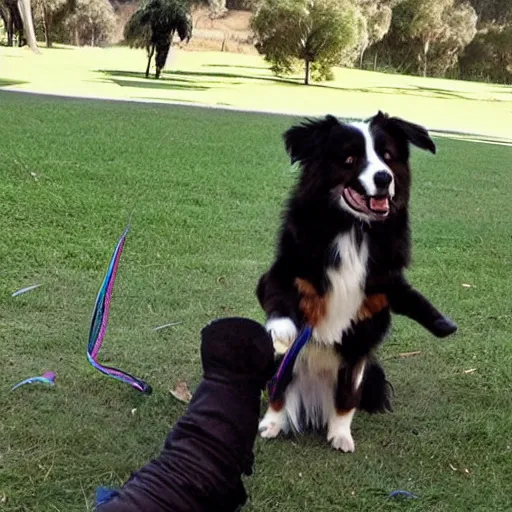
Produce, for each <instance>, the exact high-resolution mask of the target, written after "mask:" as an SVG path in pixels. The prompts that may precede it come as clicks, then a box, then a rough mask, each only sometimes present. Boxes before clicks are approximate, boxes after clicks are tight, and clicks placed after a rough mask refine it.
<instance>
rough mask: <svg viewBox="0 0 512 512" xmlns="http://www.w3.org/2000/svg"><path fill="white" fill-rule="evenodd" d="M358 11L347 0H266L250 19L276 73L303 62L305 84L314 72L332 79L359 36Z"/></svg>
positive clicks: (260, 47) (261, 50) (283, 71)
mask: <svg viewBox="0 0 512 512" xmlns="http://www.w3.org/2000/svg"><path fill="white" fill-rule="evenodd" d="M357 18H358V11H357V9H356V7H355V6H354V4H352V3H351V2H349V1H346V0H264V1H263V3H262V4H261V5H260V6H259V8H258V9H257V11H256V12H255V14H254V16H253V18H252V20H251V28H252V30H253V32H254V34H255V38H256V48H257V49H258V51H259V52H260V53H261V54H263V55H264V56H265V60H267V61H268V62H270V63H271V65H272V70H273V71H274V73H276V74H282V73H291V72H292V71H293V70H294V69H295V67H296V65H297V63H298V62H300V61H302V62H303V63H304V72H305V76H304V83H305V84H306V85H308V84H309V81H310V76H311V72H312V71H313V73H314V77H315V78H318V79H325V78H329V77H330V75H331V73H332V71H331V68H332V67H333V66H335V65H337V64H339V63H340V58H341V54H342V52H343V50H344V49H346V48H347V47H349V46H351V45H354V44H355V43H356V42H357V37H358V33H357V30H358V28H357V27H358V20H357Z"/></svg>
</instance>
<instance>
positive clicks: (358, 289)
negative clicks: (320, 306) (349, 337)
mask: <svg viewBox="0 0 512 512" xmlns="http://www.w3.org/2000/svg"><path fill="white" fill-rule="evenodd" d="M334 244H335V247H334V249H335V250H336V251H337V252H338V255H339V257H340V264H339V265H338V267H336V268H330V269H329V270H328V271H327V276H328V278H329V281H330V284H331V290H330V291H329V295H328V300H327V314H326V315H325V317H324V319H323V320H322V321H321V322H320V324H319V325H317V326H316V327H315V329H314V331H313V338H314V339H315V340H316V341H318V342H320V343H326V344H333V343H336V342H338V343H339V342H340V341H341V334H342V333H343V332H344V331H346V330H347V329H348V328H349V327H350V324H351V321H352V320H353V319H354V318H355V316H356V314H357V312H358V310H359V308H360V306H361V303H362V301H363V299H364V285H365V280H366V266H367V262H368V242H367V240H366V235H364V237H363V240H362V242H361V244H360V245H358V244H357V241H356V236H355V232H354V229H351V230H350V231H349V232H348V233H343V234H342V235H338V236H337V237H336V239H335V241H334Z"/></svg>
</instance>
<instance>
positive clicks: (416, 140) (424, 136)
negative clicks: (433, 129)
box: [390, 117, 436, 155]
mask: <svg viewBox="0 0 512 512" xmlns="http://www.w3.org/2000/svg"><path fill="white" fill-rule="evenodd" d="M390 121H391V122H392V123H394V124H395V125H396V126H397V127H398V128H399V129H400V130H401V131H402V132H403V133H404V134H405V136H406V137H407V140H408V141H409V142H410V143H411V144H414V145H415V146H416V147H418V148H420V149H424V150H425V151H430V152H431V153H433V154H434V155H435V154H436V145H435V144H434V141H433V140H432V139H431V138H430V135H429V133H428V131H427V129H426V128H424V127H423V126H420V125H419V124H414V123H410V122H409V121H404V120H403V119H400V118H399V117H391V118H390Z"/></svg>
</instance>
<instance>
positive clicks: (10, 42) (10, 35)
mask: <svg viewBox="0 0 512 512" xmlns="http://www.w3.org/2000/svg"><path fill="white" fill-rule="evenodd" d="M6 29H7V46H14V21H13V20H12V19H10V20H9V24H8V26H7V27H6Z"/></svg>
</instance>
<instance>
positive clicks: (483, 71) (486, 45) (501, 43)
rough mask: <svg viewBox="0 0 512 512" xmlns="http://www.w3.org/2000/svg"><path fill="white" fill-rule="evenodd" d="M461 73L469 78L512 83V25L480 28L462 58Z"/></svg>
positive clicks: (462, 76) (465, 77) (464, 77)
mask: <svg viewBox="0 0 512 512" xmlns="http://www.w3.org/2000/svg"><path fill="white" fill-rule="evenodd" d="M459 66H460V75H461V78H463V79H467V80H484V81H492V82H499V83H504V84H511V83H512V25H506V26H497V25H489V26H487V27H484V28H483V29H482V30H480V31H479V32H478V34H477V36H476V37H475V39H474V40H473V41H472V43H471V44H470V45H469V46H468V47H467V48H466V49H465V51H464V53H463V55H462V56H461V58H460V63H459Z"/></svg>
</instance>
